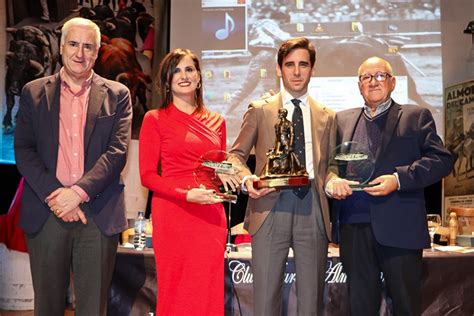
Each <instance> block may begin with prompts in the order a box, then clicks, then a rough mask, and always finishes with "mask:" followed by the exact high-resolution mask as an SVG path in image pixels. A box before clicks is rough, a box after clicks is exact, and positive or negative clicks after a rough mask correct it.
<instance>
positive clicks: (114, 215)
mask: <svg viewBox="0 0 474 316" xmlns="http://www.w3.org/2000/svg"><path fill="white" fill-rule="evenodd" d="M60 86H61V80H60V78H59V73H58V74H56V75H52V76H49V77H44V78H40V79H38V80H35V81H32V82H29V83H28V84H26V85H25V87H24V88H23V91H22V94H21V98H20V108H19V112H18V117H17V125H16V130H15V159H16V163H17V167H18V170H19V171H20V173H21V174H22V175H23V177H24V178H25V187H24V190H23V195H22V203H21V217H20V226H21V227H22V228H23V229H24V230H25V232H26V233H35V232H38V231H39V230H40V229H41V227H42V226H43V224H44V223H45V222H46V219H47V218H48V216H52V213H51V211H50V210H49V208H48V205H47V204H46V203H45V199H46V197H47V196H48V195H49V194H50V193H51V192H53V191H54V190H56V189H57V188H59V187H62V186H63V185H62V184H61V183H60V182H59V180H58V179H57V178H56V165H57V156H58V146H59V101H60ZM131 122H132V107H131V102H130V93H129V91H128V89H127V88H126V87H125V86H124V85H122V84H120V83H118V82H115V81H110V80H107V79H105V78H102V77H100V76H98V75H96V74H94V75H93V78H92V86H91V90H90V96H89V106H88V110H87V119H86V126H85V131H84V164H85V166H84V175H83V176H82V178H81V179H80V180H79V181H78V182H77V183H76V184H77V185H78V186H80V187H81V188H82V189H84V191H85V192H87V194H88V195H89V197H90V201H89V202H87V203H83V204H81V205H80V207H81V209H82V210H83V211H84V212H85V213H86V214H87V216H88V218H89V220H90V219H91V218H92V219H93V220H94V221H95V223H96V224H97V226H98V227H99V229H100V230H101V231H102V232H103V233H104V234H106V235H113V234H117V233H119V232H121V231H123V230H124V229H126V228H127V222H126V217H125V204H124V185H123V181H122V179H121V176H120V173H121V171H122V169H123V167H124V166H125V162H126V159H127V148H128V143H129V140H130V131H131Z"/></svg>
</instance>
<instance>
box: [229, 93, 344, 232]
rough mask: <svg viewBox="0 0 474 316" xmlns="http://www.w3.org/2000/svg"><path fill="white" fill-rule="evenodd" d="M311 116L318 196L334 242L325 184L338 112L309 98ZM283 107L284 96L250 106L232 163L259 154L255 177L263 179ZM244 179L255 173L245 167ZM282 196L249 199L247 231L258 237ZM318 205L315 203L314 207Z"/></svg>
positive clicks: (274, 195)
mask: <svg viewBox="0 0 474 316" xmlns="http://www.w3.org/2000/svg"><path fill="white" fill-rule="evenodd" d="M308 100H309V101H308V103H309V106H310V112H311V136H312V142H313V165H314V176H315V178H314V184H315V185H314V186H312V190H316V192H315V194H316V195H315V196H318V197H319V204H320V205H321V211H322V217H323V219H324V228H325V230H326V234H327V236H328V239H329V238H330V216H329V206H328V201H327V198H326V196H325V193H324V185H325V182H326V181H327V180H328V179H329V178H330V175H328V172H327V169H328V168H327V167H328V156H329V155H330V153H332V152H333V150H334V147H335V142H336V122H335V116H336V115H335V112H334V111H333V110H331V109H329V108H327V107H326V106H324V105H322V104H320V103H318V102H317V101H315V100H314V99H312V98H311V97H309V98H308ZM282 106H283V104H282V99H281V95H280V93H278V94H275V95H274V96H272V97H270V98H267V99H264V100H258V101H254V102H252V103H251V104H250V105H249V108H248V110H247V112H246V113H245V114H244V119H243V122H242V126H241V129H240V133H239V135H238V136H237V138H236V140H235V142H234V145H233V146H232V149H231V150H230V157H231V158H230V159H231V160H232V159H236V161H238V162H239V163H242V164H243V165H245V162H246V161H247V159H248V156H249V155H250V153H251V151H252V150H254V151H255V158H256V169H255V174H256V175H258V176H262V175H263V172H264V169H265V164H266V161H267V152H268V150H269V149H271V148H273V146H274V144H275V138H276V135H275V124H277V122H278V109H280V108H281V107H282ZM239 173H240V175H241V176H242V177H243V176H246V175H250V174H251V172H250V170H249V169H248V167H247V166H246V165H245V167H244V168H242V170H241V171H240V172H239ZM278 196H279V193H278V192H274V193H270V194H268V195H266V196H264V197H261V198H259V199H253V198H249V200H248V204H247V210H246V214H245V221H244V227H245V228H246V229H247V230H248V231H249V233H250V234H255V233H256V232H257V231H258V229H259V228H260V226H261V225H262V223H263V221H264V220H265V218H266V217H267V215H268V213H269V212H270V211H271V209H272V208H273V206H274V205H275V203H276V202H277V199H278ZM313 204H314V203H313Z"/></svg>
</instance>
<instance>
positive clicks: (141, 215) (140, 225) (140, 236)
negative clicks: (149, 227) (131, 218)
mask: <svg viewBox="0 0 474 316" xmlns="http://www.w3.org/2000/svg"><path fill="white" fill-rule="evenodd" d="M145 227H146V220H145V212H143V211H139V212H138V216H137V218H136V219H135V235H134V237H133V245H134V247H135V249H136V250H143V249H145V244H146V234H145Z"/></svg>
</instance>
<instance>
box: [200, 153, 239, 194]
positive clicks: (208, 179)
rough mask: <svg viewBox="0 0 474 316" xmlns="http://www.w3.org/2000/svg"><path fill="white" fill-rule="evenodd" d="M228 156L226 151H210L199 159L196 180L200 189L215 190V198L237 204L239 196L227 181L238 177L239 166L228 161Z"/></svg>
mask: <svg viewBox="0 0 474 316" xmlns="http://www.w3.org/2000/svg"><path fill="white" fill-rule="evenodd" d="M227 157H228V154H227V152H225V151H224V150H210V151H208V152H206V153H205V154H203V155H202V156H201V157H199V159H198V164H197V167H196V169H195V170H194V179H195V180H196V184H197V185H198V186H199V187H200V188H205V189H209V190H214V191H215V192H216V193H215V195H216V196H215V198H216V199H221V200H223V201H227V202H231V203H236V202H237V195H235V194H233V193H232V189H231V187H230V185H228V183H227V180H228V179H229V178H231V177H236V171H237V170H238V169H237V168H238V166H237V165H236V163H231V162H228V161H227Z"/></svg>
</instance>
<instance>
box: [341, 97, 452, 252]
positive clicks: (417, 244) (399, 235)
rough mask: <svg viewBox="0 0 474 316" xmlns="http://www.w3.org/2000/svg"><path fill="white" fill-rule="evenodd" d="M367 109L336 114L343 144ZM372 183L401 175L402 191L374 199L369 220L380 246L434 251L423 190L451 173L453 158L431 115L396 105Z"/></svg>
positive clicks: (388, 120) (385, 134)
mask: <svg viewBox="0 0 474 316" xmlns="http://www.w3.org/2000/svg"><path fill="white" fill-rule="evenodd" d="M362 113H363V110H362V108H355V109H349V110H345V111H341V112H338V113H337V123H338V129H337V140H338V143H342V142H345V141H349V140H351V139H352V137H353V135H354V132H355V128H356V125H357V121H358V120H359V119H360V118H361V115H362ZM375 161H376V162H375V170H374V174H373V176H372V179H375V178H376V177H378V176H381V175H384V174H393V173H394V172H397V173H398V177H399V180H400V190H398V191H395V192H393V193H391V194H389V195H387V196H383V197H372V196H369V195H368V197H369V206H370V219H371V225H372V230H373V232H374V235H375V238H376V240H377V241H378V242H379V243H380V244H382V245H385V246H391V247H399V248H406V249H422V248H426V247H429V242H430V241H429V235H428V229H427V221H426V208H425V196H424V188H425V187H427V186H429V185H431V184H433V183H435V182H437V181H439V180H440V179H442V178H443V177H445V176H447V175H448V174H449V173H450V172H451V168H452V165H453V158H452V156H451V154H450V152H449V151H448V150H447V149H446V148H445V147H444V146H443V143H442V140H441V139H440V137H439V136H438V134H437V133H436V126H435V122H434V120H433V116H432V114H431V112H430V111H429V110H427V109H426V108H422V107H419V106H414V105H406V106H402V105H399V104H397V103H395V102H393V103H392V105H391V107H390V108H389V110H388V117H387V121H386V124H385V126H384V128H383V134H382V143H381V146H380V147H379V149H378V151H377V153H376V155H375ZM339 210H340V201H334V203H333V207H332V220H333V233H334V234H335V235H334V236H333V240H334V241H337V240H338V236H337V235H336V234H337V232H338V229H337V228H338V227H339Z"/></svg>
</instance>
